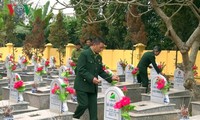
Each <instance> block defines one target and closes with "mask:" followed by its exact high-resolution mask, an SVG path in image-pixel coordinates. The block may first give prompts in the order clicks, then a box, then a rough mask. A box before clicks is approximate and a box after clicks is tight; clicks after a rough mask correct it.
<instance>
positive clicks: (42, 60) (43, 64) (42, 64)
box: [41, 58, 48, 72]
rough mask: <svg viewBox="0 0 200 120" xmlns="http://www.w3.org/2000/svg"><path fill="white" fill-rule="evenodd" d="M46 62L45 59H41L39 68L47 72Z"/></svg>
mask: <svg viewBox="0 0 200 120" xmlns="http://www.w3.org/2000/svg"><path fill="white" fill-rule="evenodd" d="M46 62H47V60H46V59H45V58H42V59H41V66H43V67H44V70H45V71H47V72H48V67H47V66H46V65H45V64H46Z"/></svg>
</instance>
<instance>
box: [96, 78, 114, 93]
mask: <svg viewBox="0 0 200 120" xmlns="http://www.w3.org/2000/svg"><path fill="white" fill-rule="evenodd" d="M98 79H99V80H101V87H102V88H101V92H102V93H105V92H106V90H107V89H108V88H109V87H111V86H112V85H111V83H109V82H107V81H106V80H105V79H103V78H102V77H100V76H98Z"/></svg>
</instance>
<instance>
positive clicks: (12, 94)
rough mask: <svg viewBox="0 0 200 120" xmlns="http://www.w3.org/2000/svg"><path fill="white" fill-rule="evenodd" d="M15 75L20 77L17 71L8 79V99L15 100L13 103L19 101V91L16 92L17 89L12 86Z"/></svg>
mask: <svg viewBox="0 0 200 120" xmlns="http://www.w3.org/2000/svg"><path fill="white" fill-rule="evenodd" d="M16 75H17V76H18V77H19V78H20V79H21V77H20V75H19V74H17V73H15V74H12V79H11V81H10V93H9V100H10V101H12V102H15V103H17V102H18V101H19V93H18V91H17V89H15V88H14V84H15V82H16V81H17V80H16Z"/></svg>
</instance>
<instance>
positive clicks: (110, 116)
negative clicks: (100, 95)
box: [104, 87, 124, 120]
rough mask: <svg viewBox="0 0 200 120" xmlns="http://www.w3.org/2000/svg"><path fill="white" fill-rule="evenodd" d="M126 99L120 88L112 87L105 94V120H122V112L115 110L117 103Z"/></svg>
mask: <svg viewBox="0 0 200 120" xmlns="http://www.w3.org/2000/svg"><path fill="white" fill-rule="evenodd" d="M122 97H124V93H123V92H122V90H121V89H120V88H118V87H110V88H108V89H107V90H106V92H105V98H104V120H122V116H121V110H120V109H115V108H114V105H115V103H116V102H118V101H119V100H121V99H122Z"/></svg>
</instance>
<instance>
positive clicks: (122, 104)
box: [114, 96, 135, 120]
mask: <svg viewBox="0 0 200 120" xmlns="http://www.w3.org/2000/svg"><path fill="white" fill-rule="evenodd" d="M130 103H131V100H130V98H129V97H127V96H124V97H123V98H122V99H121V100H119V101H118V102H116V103H115V105H114V108H115V109H121V112H122V117H123V119H125V120H131V117H130V115H129V112H130V111H132V110H134V108H135V106H134V105H131V104H130Z"/></svg>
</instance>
